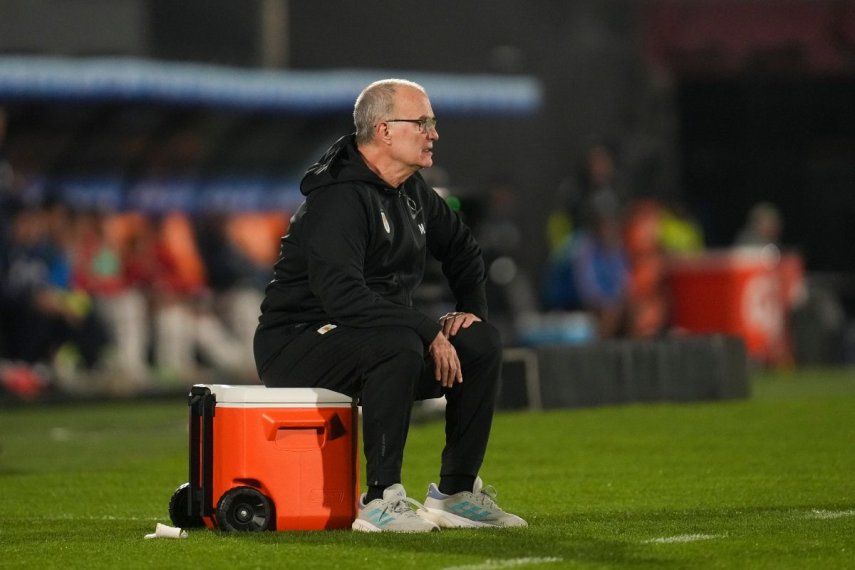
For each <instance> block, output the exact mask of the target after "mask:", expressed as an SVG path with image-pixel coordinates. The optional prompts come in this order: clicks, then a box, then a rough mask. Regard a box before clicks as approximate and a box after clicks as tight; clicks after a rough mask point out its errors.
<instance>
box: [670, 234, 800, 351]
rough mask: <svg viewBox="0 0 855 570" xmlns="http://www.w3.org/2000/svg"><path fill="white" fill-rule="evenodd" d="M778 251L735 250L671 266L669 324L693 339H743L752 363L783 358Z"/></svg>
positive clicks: (676, 259) (677, 261)
mask: <svg viewBox="0 0 855 570" xmlns="http://www.w3.org/2000/svg"><path fill="white" fill-rule="evenodd" d="M779 261H780V256H779V255H778V254H777V250H775V251H774V252H771V251H770V250H765V249H750V248H748V249H746V248H742V249H735V250H731V251H718V252H710V253H706V254H704V255H698V256H684V257H674V258H672V259H671V260H670V284H671V292H672V294H673V297H672V315H673V324H674V325H676V326H678V327H681V328H683V329H686V330H688V331H690V332H696V333H727V334H733V335H736V336H739V337H742V338H743V339H744V340H745V344H746V347H747V348H748V352H749V354H750V355H751V356H752V357H754V358H755V359H757V360H760V361H764V362H769V363H777V362H779V361H780V359H781V358H782V355H783V354H784V353H785V334H784V302H783V297H782V290H781V289H782V287H781V285H782V284H781V276H780V273H779Z"/></svg>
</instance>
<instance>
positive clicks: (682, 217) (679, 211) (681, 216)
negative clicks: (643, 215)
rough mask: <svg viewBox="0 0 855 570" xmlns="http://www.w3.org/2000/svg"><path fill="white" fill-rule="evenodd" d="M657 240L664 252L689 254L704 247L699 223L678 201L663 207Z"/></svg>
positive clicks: (697, 251) (702, 233)
mask: <svg viewBox="0 0 855 570" xmlns="http://www.w3.org/2000/svg"><path fill="white" fill-rule="evenodd" d="M659 223H660V229H659V240H660V243H661V245H662V249H663V250H664V251H665V252H666V253H678V254H691V253H699V252H701V251H703V249H704V232H703V230H702V229H701V226H700V224H699V223H698V222H697V220H695V219H694V218H693V217H692V215H691V214H690V213H689V211H688V210H687V209H686V208H685V206H683V205H682V204H680V203H674V204H671V205H670V206H669V207H667V208H663V210H662V214H661V216H660V220H659Z"/></svg>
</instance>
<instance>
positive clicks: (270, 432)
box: [170, 384, 359, 531]
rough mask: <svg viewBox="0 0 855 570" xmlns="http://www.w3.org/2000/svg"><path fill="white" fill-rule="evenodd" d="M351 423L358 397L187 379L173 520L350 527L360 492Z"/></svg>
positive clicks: (247, 526)
mask: <svg viewBox="0 0 855 570" xmlns="http://www.w3.org/2000/svg"><path fill="white" fill-rule="evenodd" d="M357 428H358V412H357V408H356V404H355V402H354V401H353V400H352V399H351V398H350V397H349V396H346V395H344V394H339V393H337V392H333V391H331V390H325V389H321V388H266V387H263V386H229V385H221V384H210V385H202V384H200V385H196V386H193V388H192V389H191V392H190V481H189V483H186V484H185V485H182V486H181V487H179V489H178V491H176V493H175V495H173V500H172V502H171V503H170V515H171V516H172V519H173V523H176V526H185V527H192V526H201V525H200V524H194V523H203V524H204V526H207V527H208V528H220V529H222V530H237V531H258V530H280V531H282V530H321V529H334V528H350V525H351V523H352V522H353V520H354V518H355V517H356V509H357V500H358V497H359V477H358V449H357V445H358V435H357ZM184 515H186V518H185V517H184ZM176 519H178V520H176Z"/></svg>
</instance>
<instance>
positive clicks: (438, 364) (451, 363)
mask: <svg viewBox="0 0 855 570" xmlns="http://www.w3.org/2000/svg"><path fill="white" fill-rule="evenodd" d="M428 351H429V352H430V355H431V357H432V358H433V375H434V378H436V381H437V382H440V383H441V384H442V387H443V388H451V387H452V386H454V383H455V382H461V383H462V382H463V370H462V369H461V367H460V359H459V358H457V350H455V348H454V346H453V345H452V344H451V343H450V342H449V341H448V339H447V338H446V337H445V334H444V332H443V331H439V332H438V333H436V338H434V339H433V342H431V343H430V348H429V349H428Z"/></svg>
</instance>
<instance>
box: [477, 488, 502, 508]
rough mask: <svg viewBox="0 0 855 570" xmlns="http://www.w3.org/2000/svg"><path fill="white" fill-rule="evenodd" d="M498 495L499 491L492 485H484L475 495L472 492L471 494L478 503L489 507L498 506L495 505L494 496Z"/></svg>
mask: <svg viewBox="0 0 855 570" xmlns="http://www.w3.org/2000/svg"><path fill="white" fill-rule="evenodd" d="M498 495H499V492H498V491H496V488H495V487H493V486H492V485H487V486H486V487H482V488H481V492H480V493H478V494H477V495H475V494H474V493H473V496H474V497H475V500H476V501H477V502H478V503H480V504H482V505H484V506H485V507H490V508H498V507H497V505H496V497H497V496H498Z"/></svg>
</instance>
